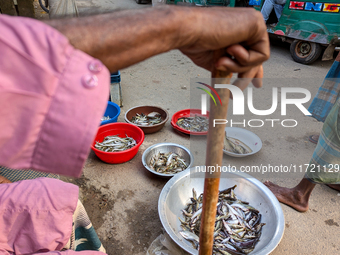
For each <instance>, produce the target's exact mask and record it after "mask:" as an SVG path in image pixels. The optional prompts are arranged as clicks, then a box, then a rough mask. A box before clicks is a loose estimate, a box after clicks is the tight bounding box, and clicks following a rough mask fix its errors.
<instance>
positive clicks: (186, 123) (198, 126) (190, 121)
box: [176, 115, 209, 132]
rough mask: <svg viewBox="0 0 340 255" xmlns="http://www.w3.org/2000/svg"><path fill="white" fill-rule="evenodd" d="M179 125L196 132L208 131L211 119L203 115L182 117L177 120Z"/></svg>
mask: <svg viewBox="0 0 340 255" xmlns="http://www.w3.org/2000/svg"><path fill="white" fill-rule="evenodd" d="M176 124H177V126H179V127H181V128H184V129H185V130H189V131H194V132H206V131H208V127H209V120H208V119H207V118H205V117H203V116H197V115H195V117H182V118H179V119H178V120H177V122H176Z"/></svg>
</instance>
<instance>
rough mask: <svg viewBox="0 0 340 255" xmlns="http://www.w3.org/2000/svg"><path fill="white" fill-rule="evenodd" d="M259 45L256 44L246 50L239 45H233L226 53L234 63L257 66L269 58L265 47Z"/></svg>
mask: <svg viewBox="0 0 340 255" xmlns="http://www.w3.org/2000/svg"><path fill="white" fill-rule="evenodd" d="M260 45H261V43H259V42H258V43H256V44H255V45H253V46H251V47H250V48H249V49H248V50H247V49H246V48H245V47H243V46H242V45H240V44H234V45H232V46H229V47H228V48H227V53H228V54H229V55H231V56H233V57H234V58H235V59H236V61H237V62H238V63H239V64H240V65H243V66H247V65H258V64H260V63H262V62H264V61H266V60H267V59H268V57H269V52H268V53H267V50H266V49H267V47H262V46H260Z"/></svg>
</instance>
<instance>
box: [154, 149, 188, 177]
mask: <svg viewBox="0 0 340 255" xmlns="http://www.w3.org/2000/svg"><path fill="white" fill-rule="evenodd" d="M149 167H150V168H151V169H152V170H154V171H156V172H158V173H162V174H176V173H179V172H182V171H183V170H185V169H187V168H188V165H187V164H186V163H185V160H184V159H183V158H181V157H180V156H179V155H178V154H176V153H173V152H168V153H160V152H158V153H157V154H156V155H154V156H153V157H152V158H151V160H150V163H149Z"/></svg>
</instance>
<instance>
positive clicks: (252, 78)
mask: <svg viewBox="0 0 340 255" xmlns="http://www.w3.org/2000/svg"><path fill="white" fill-rule="evenodd" d="M262 76H263V68H262V65H259V66H256V67H254V68H252V69H250V70H249V71H247V72H245V73H240V74H238V78H237V79H236V80H235V81H234V82H233V84H234V85H235V86H237V87H239V88H240V89H241V90H244V89H245V88H247V86H248V85H249V83H251V82H252V83H253V85H254V86H255V87H257V88H260V87H261V86H262V80H261V79H260V78H262Z"/></svg>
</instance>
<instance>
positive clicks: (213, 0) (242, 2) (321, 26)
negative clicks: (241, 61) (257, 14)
mask: <svg viewBox="0 0 340 255" xmlns="http://www.w3.org/2000/svg"><path fill="white" fill-rule="evenodd" d="M264 1H265V0H250V2H249V0H248V1H246V0H168V3H169V4H179V2H181V3H182V4H183V2H186V3H189V4H194V5H200V6H213V5H217V6H228V7H254V8H255V9H256V10H259V11H260V10H261V7H262V5H263V3H264ZM249 3H251V4H253V5H249ZM276 22H277V24H275V26H268V28H267V31H268V33H270V34H273V35H276V36H278V37H279V38H281V39H282V40H283V41H286V42H288V43H290V53H291V55H292V58H293V59H294V60H295V61H296V62H298V63H302V64H311V63H313V62H314V61H315V60H317V59H318V58H319V56H320V55H321V53H322V52H323V55H322V60H330V59H333V54H334V51H335V50H336V47H338V46H340V0H322V1H317V2H315V1H313V2H312V1H290V0H287V2H286V4H285V6H284V9H283V12H282V15H281V18H280V20H279V21H278V20H277V18H276V15H275V12H274V10H273V11H272V13H271V16H270V18H269V20H268V22H267V23H276ZM324 49H325V50H324Z"/></svg>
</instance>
